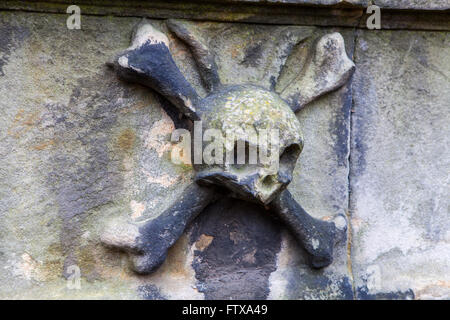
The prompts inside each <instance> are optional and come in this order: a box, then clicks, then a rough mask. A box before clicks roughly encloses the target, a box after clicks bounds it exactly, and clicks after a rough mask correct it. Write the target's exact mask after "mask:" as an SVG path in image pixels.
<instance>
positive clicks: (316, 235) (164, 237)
mask: <svg viewBox="0 0 450 320" xmlns="http://www.w3.org/2000/svg"><path fill="white" fill-rule="evenodd" d="M167 25H168V27H169V29H170V30H171V31H172V32H174V33H175V34H176V35H177V36H178V37H179V38H180V39H181V40H183V41H184V42H185V43H186V44H187V45H188V46H189V47H190V48H191V51H192V54H193V57H194V59H195V60H196V63H197V66H198V69H199V71H200V75H201V76H202V79H203V80H204V82H205V84H206V87H207V88H208V89H209V91H210V93H209V95H208V96H207V97H205V98H201V97H200V96H199V95H198V94H197V92H196V91H195V90H194V89H193V87H192V86H191V85H190V84H189V82H188V81H187V80H186V79H185V78H184V76H183V75H182V73H181V72H180V70H179V69H178V68H177V66H176V64H175V62H174V60H173V58H172V56H171V54H170V50H169V40H168V38H167V37H166V35H165V34H163V33H162V32H160V31H158V30H157V29H155V28H154V27H153V26H152V25H151V24H150V23H148V22H147V21H145V20H144V21H143V22H141V23H140V24H139V25H138V26H137V28H136V30H135V32H134V36H133V41H132V45H131V46H130V47H129V48H128V49H127V50H125V51H123V52H121V53H120V54H119V55H118V56H117V57H116V58H115V59H114V61H113V62H112V63H110V65H111V66H112V67H113V68H114V69H115V70H116V71H117V73H118V74H119V76H120V77H121V78H123V79H125V80H128V81H132V82H136V83H140V84H142V85H145V86H147V87H150V88H151V89H153V90H155V91H157V92H158V93H160V94H162V95H163V96H165V97H166V98H167V99H168V100H169V101H170V102H171V103H172V104H173V106H174V107H175V108H177V110H178V111H179V112H180V113H182V114H183V115H184V116H186V117H187V118H188V119H190V120H191V121H199V120H201V121H202V128H203V130H204V131H206V130H208V129H215V130H216V131H217V132H218V133H220V134H221V135H222V136H224V137H226V136H227V134H229V133H234V134H235V136H236V137H237V138H238V139H240V140H238V141H236V142H235V141H234V140H226V141H225V144H224V147H223V149H222V150H223V151H224V152H223V157H224V158H225V159H224V161H223V162H219V163H218V162H215V163H195V161H194V169H195V170H196V171H197V174H196V178H195V181H194V183H193V184H192V185H191V186H189V187H188V188H187V189H186V190H185V191H184V193H183V195H182V196H181V198H180V199H179V201H178V202H177V203H175V204H174V205H173V206H172V207H170V208H169V209H167V210H166V211H165V212H163V213H162V214H160V215H159V216H158V217H157V218H154V219H152V220H150V221H147V222H145V223H143V224H142V225H140V226H139V225H136V224H130V225H129V226H127V227H124V226H120V230H121V231H116V230H114V229H112V230H109V231H108V232H106V233H105V234H104V235H103V236H102V241H103V243H104V244H106V245H108V246H113V247H118V248H120V249H123V250H125V251H127V252H129V253H130V256H131V258H132V262H133V268H134V270H135V271H137V272H139V273H150V272H153V271H154V270H156V268H158V267H159V266H160V265H161V264H162V262H163V261H164V259H165V257H166V254H167V250H168V249H169V248H170V247H171V246H172V245H173V244H174V242H175V241H176V240H177V239H178V238H179V237H180V236H181V234H182V233H183V231H184V229H185V227H186V225H187V224H188V223H189V222H190V221H192V219H193V218H195V217H196V216H197V215H198V214H199V213H200V212H201V211H202V210H203V209H204V208H205V207H206V206H207V205H208V204H210V203H211V202H212V201H214V200H215V199H217V197H221V196H229V195H231V196H238V197H240V198H244V199H246V200H249V201H255V202H257V203H259V204H262V205H264V206H265V207H266V208H269V209H270V210H272V211H273V212H275V213H276V214H278V215H279V217H280V218H281V219H282V220H283V221H284V222H285V223H286V224H287V225H288V227H290V229H291V230H292V232H293V234H294V236H295V237H296V238H297V240H298V241H299V243H300V245H302V246H303V248H304V249H305V251H306V253H307V254H308V256H309V258H310V259H309V261H310V264H311V266H312V267H315V268H320V267H324V266H327V265H329V264H330V263H331V262H332V259H333V246H334V245H335V243H336V241H337V239H339V238H340V235H341V234H343V233H344V231H345V230H344V229H345V228H344V229H342V228H341V229H338V228H337V227H336V226H335V224H334V222H326V221H322V220H317V219H315V218H313V217H311V216H310V215H308V214H307V213H306V212H305V211H304V210H303V208H302V207H301V206H300V205H299V204H298V203H297V202H296V201H295V200H294V199H293V197H292V196H291V194H290V193H289V191H288V190H287V189H286V187H287V185H288V184H289V182H290V181H291V180H292V172H293V170H294V167H295V164H296V161H297V158H298V156H299V155H300V152H301V151H302V148H303V138H302V134H301V128H300V124H299V122H298V120H297V118H296V116H295V113H294V112H296V111H298V110H299V109H301V108H302V107H303V106H304V105H306V104H307V103H308V102H310V101H312V100H313V99H315V98H316V97H318V96H320V95H322V94H325V93H327V92H329V91H332V90H334V89H336V88H338V87H340V86H342V85H343V84H344V83H345V82H346V81H347V80H348V79H349V77H350V76H351V74H352V72H353V70H354V64H353V62H352V61H351V60H350V59H349V58H348V57H347V55H346V53H345V48H344V41H343V38H342V36H341V35H340V34H338V33H333V34H329V35H325V36H323V37H322V38H321V39H320V40H319V41H317V43H316V47H315V50H313V52H311V54H310V56H309V59H308V60H307V63H306V65H305V67H304V68H303V70H302V71H301V74H300V76H301V78H300V81H299V82H298V83H297V84H296V85H295V86H294V87H293V88H292V90H288V92H290V93H291V94H289V95H288V96H285V97H284V99H283V98H281V97H280V96H279V95H278V94H277V93H276V92H274V91H271V90H268V89H266V88H262V87H259V86H256V85H249V84H237V85H228V86H226V85H223V84H221V81H220V76H219V73H218V71H217V66H216V63H215V59H214V55H213V54H212V52H211V51H210V50H209V48H208V46H207V45H206V41H205V40H204V39H203V38H202V37H201V36H200V35H199V34H198V33H197V32H193V31H191V30H190V29H189V28H188V27H187V25H186V23H185V22H183V21H176V20H169V21H167ZM194 128H195V126H194ZM271 129H276V130H278V132H279V139H278V140H277V141H278V143H274V145H277V146H278V147H279V153H277V154H276V160H278V161H277V163H278V166H276V167H275V169H274V167H273V162H270V163H262V162H261V161H259V162H256V163H251V162H250V161H249V159H248V158H250V150H257V154H258V155H259V154H261V153H260V152H261V151H264V152H266V151H268V149H269V144H268V143H266V144H264V143H260V140H255V139H254V137H253V138H252V135H248V136H246V135H244V134H243V133H248V132H249V131H251V130H253V132H257V133H260V131H262V130H266V133H267V132H270V131H271ZM194 131H195V129H194ZM194 135H195V132H194ZM230 141H233V142H232V143H231V144H230ZM240 143H241V145H242V144H243V145H244V146H245V145H247V148H248V150H246V152H245V153H244V154H248V155H249V156H248V157H246V159H245V160H246V161H244V163H239V161H227V159H226V157H227V155H229V154H230V153H232V154H233V157H234V154H236V152H234V151H235V150H234V149H236V148H239V144H240ZM204 148H206V145H203V148H202V150H201V151H203V149H204ZM272 150H273V149H272ZM232 151H233V152H232ZM194 152H195V151H194ZM194 158H195V157H194ZM272 159H274V158H272ZM194 160H195V159H194ZM236 162H237V163H236ZM123 230H127V231H126V232H124V231H123Z"/></svg>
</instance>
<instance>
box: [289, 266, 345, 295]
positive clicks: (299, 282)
mask: <svg viewBox="0 0 450 320" xmlns="http://www.w3.org/2000/svg"><path fill="white" fill-rule="evenodd" d="M286 298H287V299H300V300H304V299H321V300H323V299H339V300H353V298H354V297H353V289H352V284H351V281H350V279H349V277H347V276H343V277H341V278H340V279H333V278H331V277H330V275H326V274H325V273H324V272H323V271H311V270H303V269H301V268H300V267H299V268H298V269H297V270H295V271H294V272H291V273H290V275H289V276H288V285H287V287H286Z"/></svg>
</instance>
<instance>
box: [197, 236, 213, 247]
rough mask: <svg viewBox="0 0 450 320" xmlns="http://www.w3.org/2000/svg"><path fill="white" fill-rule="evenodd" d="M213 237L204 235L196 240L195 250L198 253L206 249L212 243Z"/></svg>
mask: <svg viewBox="0 0 450 320" xmlns="http://www.w3.org/2000/svg"><path fill="white" fill-rule="evenodd" d="M213 239H214V237H212V236H208V235H206V234H202V235H201V236H200V237H199V238H198V240H197V241H196V242H195V249H197V250H199V251H203V250H205V249H206V248H208V247H209V245H210V244H211V242H212V241H213Z"/></svg>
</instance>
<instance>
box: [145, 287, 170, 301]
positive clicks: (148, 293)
mask: <svg viewBox="0 0 450 320" xmlns="http://www.w3.org/2000/svg"><path fill="white" fill-rule="evenodd" d="M138 293H139V295H140V296H141V297H142V298H143V299H145V300H167V298H166V297H165V296H164V295H162V294H161V292H159V289H158V287H156V286H155V285H154V284H146V285H143V286H139V288H138Z"/></svg>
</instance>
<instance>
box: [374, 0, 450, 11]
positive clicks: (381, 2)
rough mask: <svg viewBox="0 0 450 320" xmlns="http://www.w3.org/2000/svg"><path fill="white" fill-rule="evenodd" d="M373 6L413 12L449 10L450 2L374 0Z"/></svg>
mask: <svg viewBox="0 0 450 320" xmlns="http://www.w3.org/2000/svg"><path fill="white" fill-rule="evenodd" d="M372 3H373V4H375V5H377V6H379V7H380V8H383V9H412V10H448V9H450V1H448V0H432V1H430V0H400V1H399V0H374V1H372Z"/></svg>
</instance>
